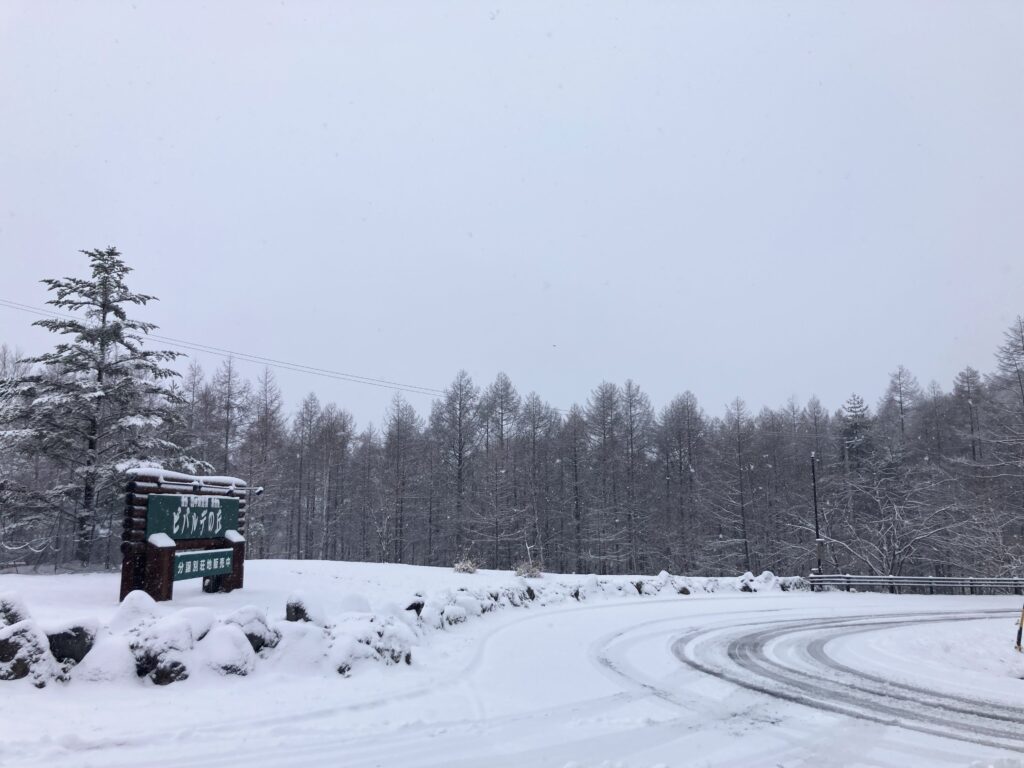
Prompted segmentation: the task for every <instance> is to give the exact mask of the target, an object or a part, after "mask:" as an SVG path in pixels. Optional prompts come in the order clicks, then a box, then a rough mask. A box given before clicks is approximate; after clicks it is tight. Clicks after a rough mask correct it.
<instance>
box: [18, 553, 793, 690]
mask: <svg viewBox="0 0 1024 768" xmlns="http://www.w3.org/2000/svg"><path fill="white" fill-rule="evenodd" d="M285 567H286V568H287V569H289V575H291V576H293V577H295V578H296V580H297V582H298V583H300V584H301V585H302V587H301V588H300V589H295V588H294V584H293V585H291V586H289V585H288V584H287V583H282V582H281V581H280V580H274V588H273V589H264V590H262V591H261V590H259V589H258V588H257V589H255V590H252V591H249V590H241V591H239V592H235V593H233V594H232V595H222V596H212V595H208V596H206V597H205V599H203V601H202V604H201V605H184V606H183V605H182V602H184V601H177V600H176V601H173V602H169V603H156V602H154V601H153V599H152V598H150V597H149V596H148V595H146V594H145V593H143V592H138V591H136V592H132V593H131V594H129V595H128V596H127V597H126V598H125V600H124V601H123V602H122V603H121V604H120V605H119V606H118V607H117V608H116V610H114V611H113V612H112V613H111V614H110V615H108V616H107V617H106V619H105V620H101V619H98V618H96V617H95V616H92V617H89V618H87V619H84V620H82V621H78V622H74V623H72V622H69V621H68V620H66V619H62V620H61V621H59V622H57V621H51V622H50V623H49V624H46V625H44V626H45V627H46V630H47V631H44V629H42V628H40V626H39V625H37V624H35V623H34V622H33V621H31V620H30V617H29V612H28V608H27V607H26V605H25V602H24V601H23V600H21V599H20V598H19V597H18V596H17V595H15V594H12V593H5V594H3V595H0V678H2V679H22V678H29V679H30V680H31V681H32V682H33V683H34V684H36V685H39V686H41V685H45V684H46V683H47V682H49V681H51V680H54V681H56V680H59V681H62V682H68V683H72V684H74V683H85V682H89V683H101V682H108V681H115V680H126V679H127V680H135V681H137V683H138V684H140V685H166V684H169V683H175V682H182V681H187V680H189V679H193V678H195V677H204V676H211V675H213V676H235V677H246V676H249V675H253V674H287V675H302V674H307V675H309V674H313V675H325V674H339V675H342V676H344V677H348V676H350V675H352V674H354V673H356V672H357V671H358V669H359V667H360V666H362V665H364V664H380V665H385V666H387V665H408V664H412V663H413V659H414V657H415V648H416V646H417V645H419V644H421V643H423V642H426V641H427V639H428V637H429V636H430V635H432V634H434V633H438V632H448V631H453V630H455V629H456V628H457V627H458V626H459V625H461V624H465V623H466V622H469V621H475V620H476V619H478V618H480V617H482V616H484V615H485V614H488V613H491V612H493V611H498V610H504V609H507V608H538V607H543V606H548V605H558V604H569V605H571V604H573V603H574V602H580V603H582V602H588V601H595V600H614V599H634V600H638V599H650V598H654V597H660V598H662V599H664V598H671V599H685V596H687V595H702V594H712V593H725V592H731V593H743V592H778V591H786V590H790V589H802V588H804V583H803V580H802V579H799V578H781V579H780V578H777V577H776V576H774V575H773V574H771V573H767V572H766V573H762V574H761V575H760V576H756V577H755V576H754V575H752V574H750V573H746V574H744V575H742V576H739V577H721V578H707V577H692V576H673V575H672V574H669V573H667V572H665V571H662V572H661V573H659V574H658V575H657V576H654V577H640V576H609V577H598V576H595V575H593V574H591V575H556V574H544V575H541V576H539V577H533V578H529V579H527V578H523V577H520V576H515V575H513V574H510V573H508V572H499V571H476V572H474V573H456V572H454V571H452V570H447V569H444V570H443V569H437V568H417V567H415V566H387V565H378V566H371V565H369V564H349V563H319V562H292V563H284V562H277V563H275V562H267V561H254V562H253V563H250V566H249V568H247V570H248V571H251V572H257V571H258V570H259V569H261V568H267V569H268V570H276V569H280V568H285ZM372 568H375V569H376V570H375V571H373V572H374V573H375V574H377V575H376V577H375V578H374V579H372V580H367V583H366V584H365V585H363V586H364V589H363V590H361V591H360V590H358V589H352V587H353V586H354V585H353V584H352V583H351V582H352V581H353V580H352V579H348V580H347V583H346V578H345V576H343V575H342V574H344V573H345V572H346V569H352V570H353V571H359V570H360V569H365V570H370V569H372ZM396 575H400V576H401V578H394V577H395V576H396ZM21 578H22V579H24V578H26V577H21ZM27 578H28V579H31V578H32V577H27ZM45 578H50V579H55V581H50V582H48V583H50V584H54V585H59V586H58V587H57V588H58V589H70V588H71V587H72V585H78V584H80V583H82V582H83V581H84V579H87V578H88V577H83V576H70V575H69V576H63V577H37V581H35V582H33V581H23V582H22V583H25V584H27V585H29V586H34V585H35V584H36V583H39V581H42V580H43V579H45ZM73 580H77V581H73ZM17 581H18V580H17V579H15V580H14V581H13V582H12V583H17ZM339 582H342V583H339ZM413 584H416V585H422V586H419V587H418V588H417V587H412V588H410V585H413ZM403 593H404V594H403ZM249 595H251V596H253V597H259V598H266V599H268V600H272V601H273V603H276V607H274V605H270V606H268V608H266V609H264V608H261V607H258V606H257V605H254V604H244V603H243V604H241V605H238V604H237V603H234V604H233V601H234V600H235V598H237V597H241V598H242V599H245V598H246V597H247V596H249ZM40 596H42V595H41V594H37V598H38V597H40ZM47 597H49V598H50V600H54V601H58V602H59V596H57V595H47ZM50 600H47V602H50ZM197 602H198V601H197ZM225 609H227V610H225ZM5 649H6V650H5ZM57 649H61V650H60V651H59V652H58V650H57Z"/></svg>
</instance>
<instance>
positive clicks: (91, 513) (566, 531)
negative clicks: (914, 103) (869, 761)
mask: <svg viewBox="0 0 1024 768" xmlns="http://www.w3.org/2000/svg"><path fill="white" fill-rule="evenodd" d="M91 253H92V259H93V262H94V280H93V284H94V283H95V282H96V274H95V269H96V264H97V262H98V263H100V264H101V265H102V264H103V263H106V264H107V266H108V268H109V266H110V263H111V262H110V259H111V258H113V259H114V261H117V259H118V255H117V254H116V251H114V252H113V253H114V257H111V256H110V254H111V251H107V252H106V258H107V261H106V262H104V261H103V258H101V257H102V254H103V252H91ZM97 254H99V255H100V256H97ZM115 271H116V270H115ZM123 277H124V273H118V275H117V279H122V278H123ZM54 282H59V281H54ZM90 285H91V284H90V283H89V282H88V281H81V284H77V285H72V286H70V287H68V286H64V287H65V288H67V292H65V293H64V294H61V290H62V287H61V286H60V285H55V286H51V288H52V289H53V290H54V291H55V292H56V295H57V296H58V298H63V299H64V302H65V303H64V304H60V303H59V302H58V301H56V300H55V302H51V303H54V305H55V306H57V307H58V309H60V310H61V311H65V310H66V311H68V312H72V313H77V314H78V315H81V320H80V321H76V322H77V325H75V326H74V327H70V328H69V327H66V326H65V325H62V323H64V324H67V323H71V321H70V320H64V321H60V320H52V321H43V322H44V323H50V324H51V326H52V327H50V326H48V327H50V330H52V331H54V332H55V333H57V334H65V335H67V334H70V336H71V338H72V339H73V340H74V343H72V342H68V341H66V340H62V339H63V337H60V338H58V339H56V341H59V342H60V343H61V344H63V345H64V347H60V346H56V347H55V351H54V352H53V353H50V354H49V355H43V356H38V357H34V358H30V359H27V360H24V359H21V358H20V357H19V356H18V355H17V354H16V353H15V352H14V351H13V350H12V349H11V348H9V347H6V346H5V347H3V349H2V351H0V398H2V399H0V417H2V418H3V424H0V435H2V438H0V439H2V443H0V567H5V566H6V567H12V566H18V567H30V568H31V567H36V566H43V565H47V566H71V565H74V566H76V567H78V566H79V565H80V564H86V565H89V566H92V567H103V566H105V567H112V566H116V565H117V564H118V563H119V561H120V555H119V554H118V546H119V543H120V534H121V531H120V529H119V527H118V525H119V524H118V523H117V521H118V520H119V514H118V513H119V509H120V504H121V500H120V493H121V490H122V489H121V482H122V481H123V480H122V479H119V477H118V472H119V471H121V470H122V469H123V468H124V467H125V466H127V465H128V464H130V463H132V462H133V461H137V460H150V461H157V462H160V463H162V464H163V465H165V466H167V467H168V468H172V469H185V470H190V471H200V472H205V473H208V474H224V475H237V476H240V477H242V478H245V479H246V480H247V481H249V482H250V483H253V484H256V485H261V486H263V487H264V488H265V492H264V493H263V495H262V496H260V497H258V498H257V499H255V500H254V501H253V502H252V505H251V507H250V510H249V523H248V525H249V528H248V531H247V538H248V541H249V553H250V557H273V558H310V559H313V558H317V559H319V558H326V559H345V560H368V561H387V562H401V563H414V564H425V565H442V566H450V565H452V563H453V562H455V561H457V560H461V559H466V558H470V559H473V560H475V561H476V562H477V563H479V564H480V565H481V566H483V567H492V568H509V567H514V566H516V565H518V564H522V563H533V564H538V565H542V566H543V567H544V568H545V569H548V570H553V571H564V572H568V571H575V572H595V573H624V572H627V573H628V572H648V573H649V572H657V571H658V570H660V569H667V570H669V571H671V572H674V573H703V574H714V573H735V572H741V571H747V570H750V571H754V572H757V571H760V570H763V569H767V570H771V571H775V572H777V573H785V574H792V573H806V572H808V571H809V569H810V568H812V567H813V566H814V565H815V539H814V526H815V515H814V509H813V503H812V487H811V476H812V473H811V461H812V458H811V457H812V454H813V455H814V457H815V458H814V461H815V462H816V464H815V474H816V477H817V493H818V501H819V510H818V511H819V521H820V530H821V537H822V538H823V539H824V541H825V544H824V547H823V552H822V554H823V563H822V565H823V570H824V571H825V572H844V573H846V572H849V573H866V574H933V575H956V574H991V575H1009V574H1016V575H1020V573H1021V571H1022V563H1024V559H1022V553H1024V549H1022V534H1024V319H1022V318H1018V319H1017V320H1016V321H1015V322H1014V323H1013V325H1012V327H1010V328H1009V329H1008V330H1007V332H1006V336H1005V342H1004V343H1003V345H1002V346H1001V347H999V349H998V350H997V351H996V355H995V360H994V366H993V369H992V370H991V371H990V372H989V373H987V374H982V373H979V372H978V371H976V370H973V369H971V368H965V369H964V370H963V371H961V372H960V373H959V374H958V375H957V376H956V378H955V380H954V381H953V382H952V389H951V390H950V391H946V390H944V389H942V388H941V387H940V386H939V385H938V384H935V383H932V384H929V385H928V386H921V385H920V383H919V382H918V381H917V380H916V379H915V377H914V376H913V374H912V373H911V372H910V371H908V370H906V369H905V368H903V367H902V366H900V367H897V368H896V369H895V370H894V371H893V372H892V373H890V375H889V381H888V387H887V388H886V390H885V394H884V395H883V397H882V398H881V399H880V400H879V401H878V402H877V403H873V404H868V403H866V402H865V401H864V400H863V399H862V398H860V397H858V396H857V395H852V396H850V398H849V399H848V400H847V401H846V402H845V403H843V404H842V405H841V407H839V408H838V409H836V410H829V409H828V408H826V407H825V406H824V405H823V404H822V403H820V402H819V401H818V400H817V399H814V398H812V399H811V400H809V401H808V402H806V403H799V402H796V401H790V402H788V403H786V404H785V405H783V406H782V407H780V408H777V409H770V408H763V409H762V410H760V411H758V412H754V411H753V410H751V409H750V408H749V407H748V405H747V404H746V403H745V402H744V401H743V400H741V399H739V398H735V399H733V400H732V401H731V402H729V404H728V406H727V407H726V408H725V409H724V412H722V413H709V412H706V411H705V410H704V408H702V406H701V404H700V403H698V401H697V398H696V397H695V396H694V395H693V394H692V393H690V392H683V393H682V394H680V395H678V396H677V397H675V398H673V399H672V400H671V401H670V402H668V403H664V404H659V405H657V406H656V405H655V404H652V403H651V401H650V399H649V398H648V396H647V395H646V394H645V393H644V391H643V390H642V389H641V387H640V386H639V385H638V384H637V383H636V382H633V381H625V382H623V383H621V384H619V383H612V382H601V383H598V384H597V385H596V386H595V387H594V388H593V389H592V390H591V391H590V392H589V393H581V396H582V399H581V402H580V403H579V404H575V405H572V406H571V407H569V408H568V409H567V410H560V409H558V408H555V407H553V406H552V405H551V404H549V403H548V402H546V401H545V400H544V399H543V397H542V396H541V395H539V394H536V393H529V394H524V393H521V392H519V391H518V390H517V389H516V387H515V384H514V383H513V382H512V381H511V380H510V379H509V378H508V377H507V376H506V375H504V374H501V373H499V374H498V375H497V376H496V377H495V378H494V380H493V381H490V382H475V381H473V380H472V379H471V378H470V376H469V375H468V374H467V373H465V372H464V371H462V372H459V373H458V374H456V375H455V377H454V379H453V380H452V382H451V383H450V384H449V385H448V387H447V388H445V390H444V394H443V396H441V397H439V398H437V399H436V400H434V402H433V403H431V404H430V405H429V407H426V408H423V409H422V410H421V409H417V408H416V407H414V405H413V403H412V402H410V400H408V399H407V397H408V395H405V394H403V393H402V392H396V394H395V395H394V398H393V400H392V402H391V405H390V408H389V409H388V412H387V414H386V416H385V418H384V420H383V421H382V423H380V424H377V425H373V424H366V425H357V424H356V421H355V419H354V418H353V417H352V415H351V414H350V413H348V412H347V411H346V410H345V409H344V408H343V407H340V406H338V405H335V404H334V403H323V402H321V401H320V400H319V398H318V397H317V396H316V394H314V393H310V394H309V395H307V396H306V397H305V398H304V399H303V400H302V402H301V403H299V404H298V405H297V407H294V408H289V407H288V406H287V405H286V403H285V401H284V398H283V397H282V394H281V392H280V390H279V389H278V386H277V385H276V383H275V380H274V374H273V371H272V370H271V369H270V368H267V369H265V370H263V371H262V372H261V373H260V374H259V376H258V377H257V378H256V379H255V380H251V379H248V378H246V377H245V376H244V375H242V372H241V371H240V370H239V367H238V364H237V363H236V362H235V361H234V360H232V359H230V358H227V359H224V360H223V362H221V363H220V365H219V367H217V369H216V370H214V371H203V370H202V369H201V368H200V367H199V366H198V365H197V364H195V363H192V364H191V365H184V363H182V366H183V370H184V373H183V374H182V375H180V376H178V375H176V374H174V375H171V373H170V371H168V370H167V369H166V368H162V367H161V365H160V361H169V360H171V359H173V357H174V356H175V355H174V354H173V353H166V354H164V355H163V357H161V356H160V354H158V353H147V352H145V351H144V350H145V349H148V348H149V347H150V344H149V343H148V342H146V340H145V336H146V334H147V333H148V330H149V327H148V326H146V324H144V323H135V324H134V325H132V321H131V320H130V317H129V315H128V314H126V311H125V310H126V308H130V309H132V310H134V309H135V306H134V305H142V304H144V303H145V300H146V299H148V298H149V297H145V296H142V297H141V298H140V296H139V295H137V294H131V293H130V292H127V289H126V288H124V286H123V284H122V285H120V287H117V286H115V289H113V290H112V289H111V288H110V286H109V285H108V286H107V289H106V291H107V292H106V294H103V292H102V290H100V291H99V292H97V290H92V292H91V293H90ZM93 288H95V285H93ZM121 289H123V290H121ZM76 291H77V292H78V294H76V293H75V292H76ZM118 291H121V292H120V293H118ZM83 292H84V294H83ZM75 295H90V296H92V297H93V300H92V301H91V303H90V302H79V303H78V304H69V303H68V302H69V301H71V299H72V298H73V297H74V296H75ZM97 297H98V298H97ZM104 302H106V304H104ZM111 321H113V322H112V323H111ZM99 323H106V325H103V326H101V327H100V330H99V331H97V330H96V329H97V327H99V326H98V325H97V324H99ZM104 329H105V330H104ZM118 333H121V334H122V336H121V337H118V336H117V334H118ZM111 334H112V335H111ZM76 345H77V347H76ZM156 346H158V345H156ZM154 348H155V347H154ZM76 349H77V351H76ZM147 355H150V356H149V357H147ZM126 360H130V361H133V363H132V365H130V366H126V365H125V361H126ZM167 364H168V365H170V363H169V362H168V363H167ZM881 375H883V376H884V373H883V374H881ZM97 376H99V377H100V380H101V386H100V387H96V386H95V384H96V382H95V379H96V377H97ZM104 377H106V378H105V379H104ZM112 381H116V382H119V384H118V387H117V388H115V387H113V385H112V384H111V382H112ZM681 384H683V385H685V382H682V383H681ZM681 388H682V387H681ZM117 392H120V394H117ZM118 397H120V400H118V399H117V398H118ZM76 398H77V399H76ZM723 400H725V398H724V397H723ZM76 409H79V410H76ZM74 414H79V416H80V418H77V420H76V419H75V418H72V416H74ZM82 414H85V415H84V416H83V415H82ZM100 432H102V433H103V434H102V437H101V438H100V439H101V441H103V445H102V446H98V445H97V444H96V442H97V436H98V435H99V433H100ZM90 441H91V442H90ZM104 446H106V450H108V453H109V456H108V457H107V458H103V455H102V454H103V450H104Z"/></svg>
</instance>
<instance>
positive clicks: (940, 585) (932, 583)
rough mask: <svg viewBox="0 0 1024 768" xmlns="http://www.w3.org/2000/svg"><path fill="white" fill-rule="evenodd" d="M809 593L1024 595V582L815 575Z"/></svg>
mask: <svg viewBox="0 0 1024 768" xmlns="http://www.w3.org/2000/svg"><path fill="white" fill-rule="evenodd" d="M807 581H808V583H809V584H810V586H811V591H812V592H813V591H815V590H817V589H825V588H832V589H844V590H846V591H847V592H851V591H853V590H857V591H867V592H871V591H877V590H882V589H884V590H888V591H889V592H892V593H893V594H900V593H901V592H916V593H922V592H926V593H927V594H930V595H934V594H935V593H936V592H952V593H954V594H957V593H959V594H967V595H982V594H985V593H1012V594H1015V595H1020V594H1024V578H1014V577H995V576H992V577H990V576H853V575H850V574H832V575H824V574H822V575H818V574H811V575H810V576H808V577H807Z"/></svg>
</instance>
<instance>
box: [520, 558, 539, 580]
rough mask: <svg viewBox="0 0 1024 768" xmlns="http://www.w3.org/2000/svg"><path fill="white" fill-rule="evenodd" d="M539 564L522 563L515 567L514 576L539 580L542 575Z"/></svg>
mask: <svg viewBox="0 0 1024 768" xmlns="http://www.w3.org/2000/svg"><path fill="white" fill-rule="evenodd" d="M542 571H543V569H542V567H541V565H540V563H530V562H526V561H523V562H521V563H519V564H518V565H517V566H516V576H519V577H520V578H527V579H539V578H541V577H542V576H543V575H544V574H543V572H542Z"/></svg>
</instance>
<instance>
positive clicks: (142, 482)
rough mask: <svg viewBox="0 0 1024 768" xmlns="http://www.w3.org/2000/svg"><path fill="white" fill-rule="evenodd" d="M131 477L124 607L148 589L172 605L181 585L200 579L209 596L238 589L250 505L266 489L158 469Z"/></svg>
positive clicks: (127, 490) (139, 471)
mask: <svg viewBox="0 0 1024 768" xmlns="http://www.w3.org/2000/svg"><path fill="white" fill-rule="evenodd" d="M127 474H128V483H127V485H126V486H125V517H124V533H123V534H122V536H121V538H122V543H121V552H122V553H123V555H124V560H123V561H122V564H121V599H122V600H124V598H125V596H126V595H127V594H128V593H129V592H131V591H132V590H135V589H142V590H145V591H146V592H148V593H149V594H150V595H151V596H152V597H153V599H154V600H170V599H171V597H172V595H173V586H174V582H175V581H181V580H183V579H193V578H202V580H203V590H204V591H205V592H230V591H232V590H234V589H240V588H241V587H242V583H243V580H244V575H245V535H244V534H245V507H246V501H247V500H248V499H249V498H250V497H252V496H257V495H259V494H260V493H262V492H263V489H262V488H252V487H250V486H249V485H247V484H246V482H245V481H244V480H239V479H238V478H235V477H201V476H193V475H186V474H183V473H180V472H170V471H167V470H163V469H158V468H146V469H134V470H129V471H128V473H127Z"/></svg>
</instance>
